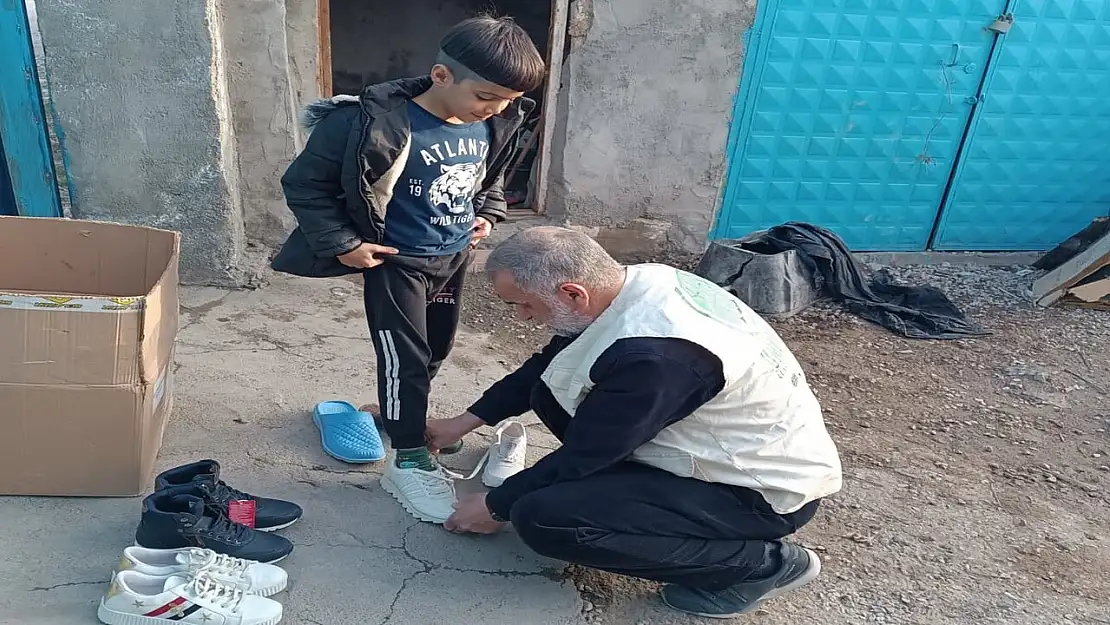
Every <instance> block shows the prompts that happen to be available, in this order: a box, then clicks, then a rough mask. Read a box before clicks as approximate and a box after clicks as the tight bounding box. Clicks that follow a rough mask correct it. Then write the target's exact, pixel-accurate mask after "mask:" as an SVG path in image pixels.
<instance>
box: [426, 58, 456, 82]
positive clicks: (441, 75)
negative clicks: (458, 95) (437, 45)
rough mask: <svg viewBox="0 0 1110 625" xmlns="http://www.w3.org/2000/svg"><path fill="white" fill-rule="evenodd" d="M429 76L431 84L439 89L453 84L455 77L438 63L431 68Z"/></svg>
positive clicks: (444, 66)
mask: <svg viewBox="0 0 1110 625" xmlns="http://www.w3.org/2000/svg"><path fill="white" fill-rule="evenodd" d="M430 75H431V77H432V82H433V83H435V84H436V85H438V86H440V87H446V86H448V85H451V84H452V83H454V82H455V76H454V74H452V73H451V70H450V69H448V67H447V66H446V65H441V64H439V63H436V64H435V65H433V66H432V71H431V72H430Z"/></svg>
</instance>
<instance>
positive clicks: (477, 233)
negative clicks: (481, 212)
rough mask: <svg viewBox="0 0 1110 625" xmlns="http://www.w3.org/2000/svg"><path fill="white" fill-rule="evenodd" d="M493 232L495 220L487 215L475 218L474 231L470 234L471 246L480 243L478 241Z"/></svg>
mask: <svg viewBox="0 0 1110 625" xmlns="http://www.w3.org/2000/svg"><path fill="white" fill-rule="evenodd" d="M491 232H493V222H492V221H490V220H488V219H486V218H485V217H475V218H474V231H473V232H471V235H470V245H471V247H473V246H476V245H478V242H479V241H481V240H482V239H484V238H486V237H488V236H489V235H490V233H491Z"/></svg>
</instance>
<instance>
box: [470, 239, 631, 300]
mask: <svg viewBox="0 0 1110 625" xmlns="http://www.w3.org/2000/svg"><path fill="white" fill-rule="evenodd" d="M500 271H505V272H508V273H509V274H511V275H512V276H513V279H514V281H515V282H516V286H517V287H518V288H520V289H521V290H523V291H527V292H529V293H533V294H536V295H540V296H553V295H554V294H555V291H557V290H558V289H559V286H560V285H562V284H566V283H568V282H573V283H576V284H581V285H582V286H584V287H586V288H591V289H608V288H618V289H619V288H620V286H621V284H622V283H623V280H624V267H623V266H622V265H621V264H620V263H618V262H617V261H616V260H614V259H613V257H612V256H610V255H609V253H608V252H606V251H605V248H603V247H601V245H599V244H598V243H597V241H594V240H593V239H591V238H590V237H589V236H587V235H585V234H583V233H581V232H578V231H577V230H571V229H569V228H557V227H554V226H538V227H534V228H528V229H527V230H522V231H520V232H518V233H516V234H514V235H513V236H511V237H509V238H508V239H506V240H505V241H504V242H502V243H501V244H500V245H498V246H497V247H496V248H495V249H494V250H493V252H491V253H490V255H489V258H488V259H487V260H486V274H487V275H488V276H490V277H491V278H492V277H493V275H494V274H496V273H498V272H500Z"/></svg>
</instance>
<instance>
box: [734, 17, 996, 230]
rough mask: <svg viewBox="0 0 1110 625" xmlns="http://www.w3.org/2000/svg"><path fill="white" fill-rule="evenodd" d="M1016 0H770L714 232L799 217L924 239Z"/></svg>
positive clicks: (754, 43)
mask: <svg viewBox="0 0 1110 625" xmlns="http://www.w3.org/2000/svg"><path fill="white" fill-rule="evenodd" d="M1005 4H1006V1H1005V0H763V2H761V3H760V4H759V10H758V14H757V16H756V23H755V26H754V28H753V31H752V33H751V37H750V41H749V45H748V54H749V56H748V59H747V61H746V62H745V65H744V70H743V72H744V74H743V80H742V84H741V94H740V96H739V97H738V98H737V109H736V112H735V115H734V118H733V131H732V136H731V138H730V147H729V153H730V156H731V159H730V165H729V174H728V176H727V181H726V186H725V196H724V201H723V203H722V207H721V214H720V216H719V217H718V220H717V225H716V227H715V229H714V233H713V235H714V236H715V237H719V238H731V237H736V236H741V235H744V234H747V233H748V232H751V231H752V230H756V229H760V228H766V227H768V226H772V225H775V224H778V223H782V222H784V221H789V220H802V221H809V222H811V223H815V224H818V225H822V226H825V227H827V228H829V229H831V230H833V231H834V232H836V233H837V234H838V235H840V236H841V237H842V238H843V239H844V240H845V242H846V243H847V244H848V245H849V246H850V247H851V248H853V249H856V250H920V249H924V248H925V247H926V245H927V243H928V241H929V237H930V235H931V234H932V232H933V227H934V225H935V224H936V220H937V211H938V207H939V206H940V204H941V201H942V198H943V196H944V192H945V189H946V188H947V185H948V182H949V180H950V179H951V175H952V172H953V169H954V167H955V162H956V154H957V152H958V150H959V147H960V144H961V140H962V138H963V136H964V133H965V131H966V128H967V124H968V121H969V116H970V114H971V109H972V104H969V103H968V101H967V99H968V98H969V97H973V96H975V95H976V94H977V93H978V92H979V89H980V87H981V86H982V80H983V77H984V73H985V72H986V67H987V60H988V58H989V56H990V52H991V48H992V46H993V42H994V38H995V35H994V34H993V33H991V32H989V31H987V30H986V29H985V28H984V26H985V25H986V24H989V23H991V21H992V20H993V19H994V18H995V17H997V16H998V15H999V14H1000V13H1001V12H1002V10H1003V9H1004V7H1005Z"/></svg>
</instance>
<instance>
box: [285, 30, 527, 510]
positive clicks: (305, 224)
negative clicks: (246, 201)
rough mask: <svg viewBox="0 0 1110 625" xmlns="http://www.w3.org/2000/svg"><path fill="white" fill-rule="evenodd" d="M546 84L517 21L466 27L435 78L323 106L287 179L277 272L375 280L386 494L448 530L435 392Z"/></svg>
mask: <svg viewBox="0 0 1110 625" xmlns="http://www.w3.org/2000/svg"><path fill="white" fill-rule="evenodd" d="M544 76H545V67H544V62H543V58H542V57H541V56H540V53H539V51H538V50H537V49H536V46H535V44H534V43H533V42H532V40H531V39H530V38H529V37H528V34H527V33H526V32H525V31H524V29H522V28H521V27H520V26H518V25H517V24H516V23H515V22H514V21H513V20H512V19H510V18H493V17H486V16H483V17H477V18H472V19H468V20H465V21H463V22H461V23H459V24H458V25H456V26H455V27H454V28H452V29H451V30H450V31H449V32H448V33H447V35H446V36H445V37H444V38H443V40H442V41H441V42H440V50H439V54H438V56H437V58H436V63H435V64H434V65H433V66H432V69H431V72H430V74H429V76H426V77H420V78H412V79H401V80H395V81H392V82H387V83H383V84H379V85H371V86H369V87H367V88H365V89H364V90H363V91H362V94H361V95H360V96H358V97H357V98H355V97H351V96H339V97H335V98H331V99H330V100H321V101H318V102H316V103H314V104H312V105H310V106H309V107H308V109H307V110H306V115H305V119H306V125H307V126H309V127H310V128H312V134H311V136H310V137H309V140H308V143H307V145H306V147H305V149H304V151H303V152H302V153H301V154H300V155H299V156H298V157H297V158H296V160H294V161H293V163H292V164H291V165H290V166H289V169H288V170H287V171H286V172H285V175H284V176H283V177H282V187H283V189H284V191H285V197H286V201H287V203H288V205H289V208H290V209H291V210H292V211H293V213H294V215H295V216H296V218H297V222H298V227H297V229H296V230H294V231H293V233H292V234H291V235H290V236H289V239H288V240H287V241H286V243H285V245H284V247H283V248H282V250H281V251H280V252H279V253H278V255H277V256H276V257H275V258H274V261H273V263H272V266H273V268H274V269H275V270H277V271H281V272H285V273H291V274H294V275H299V276H308V277H326V276H338V275H342V274H348V273H355V272H362V274H363V277H364V283H365V294H364V299H365V305H366V317H367V321H368V322H369V326H370V334H371V338H372V340H373V343H374V350H375V352H376V353H377V364H378V367H377V368H378V399H379V406H380V407H381V419H382V422H383V425H384V428H385V430H386V433H387V434H388V435H389V438H390V439H391V443H392V446H393V450H394V453H393V456H394V457H393V458H391V459H390V461H389V462H388V463H387V468H386V470H385V472H384V474H383V476H382V486H383V488H385V489H386V490H387V491H389V492H390V493H391V494H392V495H393V496H394V497H396V498H397V500H398V501H399V502H400V503H401V505H402V506H404V508H405V509H406V510H408V511H409V512H411V513H412V514H413V515H414V516H416V517H417V518H419V519H422V520H424V521H429V522H435V523H442V522H444V521H446V520H447V518H448V517H450V516H451V513H452V512H453V511H454V509H453V505H454V503H455V493H454V488H453V485H452V483H451V480H450V478H449V477H448V476H447V474H446V473H445V472H444V471H443V470H442V469H441V468H440V467H439V465H438V463H437V462H436V460H435V459H434V458H433V457H432V455H431V454H430V453H429V451H428V448H427V447H426V446H425V426H426V420H427V408H428V389H429V386H430V383H431V380H432V378H433V377H434V376H435V375H436V372H437V371H438V369H439V367H440V365H441V364H442V363H443V361H444V359H445V358H446V357H447V355H448V353H449V352H450V351H451V347H452V344H453V343H454V338H455V329H456V326H457V324H458V320H459V298H460V296H461V295H462V284H463V277H464V275H465V274H466V270H467V264H468V262H469V260H470V250H471V248H472V247H473V245H476V244H477V242H478V241H479V240H481V239H482V238H485V237H486V236H488V235H489V233H490V230H491V229H492V228H493V225H494V224H495V223H496V222H498V221H501V220H503V219H504V218H505V211H506V204H505V200H504V195H503V190H502V185H503V183H504V178H505V171H506V169H507V168H508V166H509V164H510V162H511V161H512V159H513V152H514V147H515V142H516V135H517V131H518V130H519V128H520V126H521V124H522V123H523V121H524V120H525V118H526V117H527V115H528V113H529V112H530V111H531V110H532V109H533V108H534V107H535V102H533V101H532V100H529V99H527V98H524V97H523V95H524V93H525V92H528V91H532V90H533V89H536V88H538V87H539V86H540V85H541V84H542V82H543V79H544Z"/></svg>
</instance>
